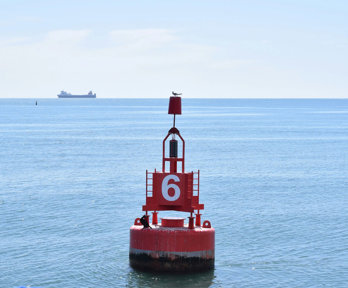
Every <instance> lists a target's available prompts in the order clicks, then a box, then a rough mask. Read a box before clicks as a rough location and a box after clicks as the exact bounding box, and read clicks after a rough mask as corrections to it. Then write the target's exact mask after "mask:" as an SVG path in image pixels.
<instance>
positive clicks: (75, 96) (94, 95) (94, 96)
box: [57, 94, 97, 98]
mask: <svg viewBox="0 0 348 288" xmlns="http://www.w3.org/2000/svg"><path fill="white" fill-rule="evenodd" d="M57 96H58V98H97V95H96V94H92V95H57Z"/></svg>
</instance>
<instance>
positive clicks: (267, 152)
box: [0, 99, 348, 288]
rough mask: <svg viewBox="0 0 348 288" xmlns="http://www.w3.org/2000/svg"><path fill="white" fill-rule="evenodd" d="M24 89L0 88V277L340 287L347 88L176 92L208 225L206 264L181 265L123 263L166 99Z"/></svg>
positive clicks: (346, 265) (153, 164) (166, 121)
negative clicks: (250, 94)
mask: <svg viewBox="0 0 348 288" xmlns="http://www.w3.org/2000/svg"><path fill="white" fill-rule="evenodd" d="M35 101H36V99H16V100H15V99H1V100H0V287H1V288H2V287H4V288H6V287H10V288H12V287H21V286H24V287H29V286H31V287H40V288H56V287H57V288H59V287H64V288H76V287H348V99H346V100H318V99H317V100H305V99H303V100H255V99H245V100H241V99H239V100H238V99H229V100H222V99H220V100H213V99H207V100H203V99H183V115H181V116H177V127H178V128H179V130H180V132H181V134H182V136H183V137H184V138H185V140H186V145H187V150H186V153H187V161H186V168H187V170H188V171H192V170H196V169H200V171H201V202H203V203H204V204H205V210H204V211H203V220H206V219H208V220H210V221H211V223H212V225H213V226H214V227H215V229H216V263H215V264H216V267H215V270H214V271H213V272H211V273H204V274H196V275H183V276H180V275H155V274H154V275H153V274H146V273H141V272H137V271H134V270H132V269H131V268H130V267H129V263H128V247H129V246H128V245H129V227H130V226H131V225H132V224H133V222H134V219H135V218H136V217H139V216H142V211H141V205H143V204H144V200H145V170H146V169H150V170H152V169H154V168H158V169H159V168H161V145H162V139H163V137H164V136H165V135H166V133H167V131H168V130H169V128H170V127H171V124H172V117H171V116H170V115H167V105H168V99H160V100H154V99H146V100H140V99H132V100H126V99H110V100H107V99H84V100H75V99H38V105H37V106H36V105H35ZM164 215H168V214H166V213H160V215H159V216H160V217H161V216H164ZM176 215H178V216H185V217H186V214H181V213H179V212H178V213H177V214H176ZM187 216H188V215H187Z"/></svg>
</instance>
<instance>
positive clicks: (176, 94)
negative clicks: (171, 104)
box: [172, 91, 182, 96]
mask: <svg viewBox="0 0 348 288" xmlns="http://www.w3.org/2000/svg"><path fill="white" fill-rule="evenodd" d="M172 94H173V95H174V96H179V95H182V93H175V92H174V91H172Z"/></svg>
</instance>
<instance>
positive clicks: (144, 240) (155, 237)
mask: <svg viewBox="0 0 348 288" xmlns="http://www.w3.org/2000/svg"><path fill="white" fill-rule="evenodd" d="M129 248H130V249H129V262H130V265H131V267H132V268H134V269H138V270H144V271H151V272H171V273H172V272H174V273H191V272H202V271H207V270H211V269H213V268H214V261H215V230H214V228H212V227H210V228H203V227H196V228H193V229H189V227H188V226H187V225H185V226H184V227H163V226H162V225H152V226H151V228H143V227H141V226H138V225H133V226H132V227H131V228H130V247H129Z"/></svg>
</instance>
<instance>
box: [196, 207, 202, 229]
mask: <svg viewBox="0 0 348 288" xmlns="http://www.w3.org/2000/svg"><path fill="white" fill-rule="evenodd" d="M201 215H202V214H199V210H197V213H196V226H198V227H201Z"/></svg>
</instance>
